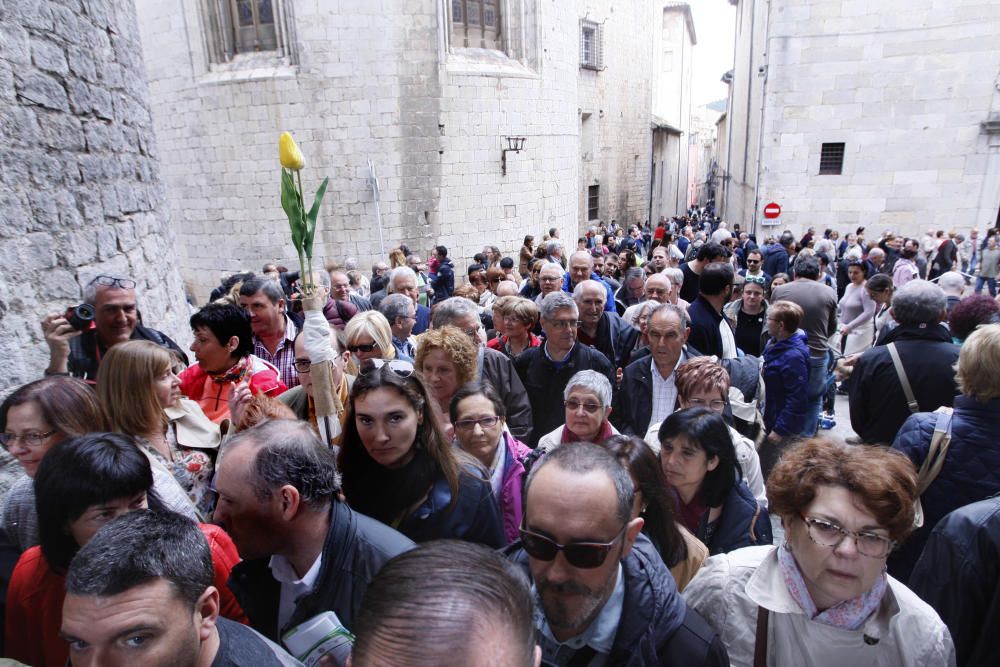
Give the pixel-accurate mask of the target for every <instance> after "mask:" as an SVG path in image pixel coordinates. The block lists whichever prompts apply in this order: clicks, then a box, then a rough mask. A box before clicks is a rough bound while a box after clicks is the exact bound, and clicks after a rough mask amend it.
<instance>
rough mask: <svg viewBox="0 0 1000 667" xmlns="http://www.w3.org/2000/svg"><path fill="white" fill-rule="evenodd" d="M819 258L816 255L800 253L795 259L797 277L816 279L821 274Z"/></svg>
mask: <svg viewBox="0 0 1000 667" xmlns="http://www.w3.org/2000/svg"><path fill="white" fill-rule="evenodd" d="M820 271H821V270H820V268H819V259H817V258H816V256H815V255H805V256H803V255H800V256H799V257H797V258H796V259H795V277H796V278H808V279H809V280H816V279H817V278H819V274H820Z"/></svg>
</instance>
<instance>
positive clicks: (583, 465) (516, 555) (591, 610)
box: [505, 442, 729, 666]
mask: <svg viewBox="0 0 1000 667" xmlns="http://www.w3.org/2000/svg"><path fill="white" fill-rule="evenodd" d="M524 497H525V511H524V523H523V525H522V527H521V531H520V533H521V539H520V541H519V542H517V543H515V544H513V545H511V546H510V547H508V548H507V550H506V551H505V554H506V555H507V557H508V558H510V559H511V560H512V561H514V562H515V563H516V564H518V565H519V566H520V567H521V568H523V570H524V572H525V573H526V574H527V575H528V576H529V577H530V579H531V582H532V586H533V592H534V593H535V600H536V603H537V604H538V606H539V612H540V613H536V615H535V629H536V637H537V638H538V641H539V643H540V644H541V647H542V665H570V664H572V665H591V664H601V665H637V666H638V665H643V666H654V665H699V666H700V665H728V664H729V660H728V657H727V656H726V651H725V648H724V647H723V646H722V643H721V641H720V639H719V637H718V635H717V634H716V633H715V632H714V631H713V630H712V629H711V628H710V627H708V625H707V623H706V622H705V620H704V619H702V618H701V616H700V615H699V614H697V613H696V612H694V611H693V610H691V609H690V608H688V607H687V606H686V605H685V604H684V602H683V599H682V598H681V596H680V594H679V593H678V592H677V586H676V584H675V583H674V580H673V577H671V575H670V570H668V569H667V566H666V565H665V564H664V563H663V560H662V559H661V558H660V555H659V554H658V553H657V552H656V550H655V548H654V547H653V545H652V543H651V542H650V541H649V539H648V538H647V537H646V536H645V535H642V534H641V530H642V527H643V523H644V522H643V519H642V518H639V517H635V518H633V508H634V503H635V487H634V484H633V482H632V478H631V475H630V474H629V472H628V470H626V469H625V467H624V466H623V465H622V464H621V463H620V462H619V460H618V459H617V457H616V456H615V455H614V454H612V453H611V452H610V451H608V450H606V449H605V448H603V447H601V446H600V445H595V444H593V443H589V442H581V443H577V444H574V445H573V446H571V447H556V448H555V449H553V450H552V451H551V452H549V453H548V454H546V455H545V456H543V457H542V458H540V459H539V460H538V461H537V462H536V463H535V465H534V467H533V468H532V470H531V473H530V474H529V475H528V480H527V483H526V484H525V489H524Z"/></svg>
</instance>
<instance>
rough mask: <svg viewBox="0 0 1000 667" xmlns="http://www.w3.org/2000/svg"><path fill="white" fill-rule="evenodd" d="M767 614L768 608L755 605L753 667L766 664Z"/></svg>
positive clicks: (761, 666)
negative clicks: (755, 629)
mask: <svg viewBox="0 0 1000 667" xmlns="http://www.w3.org/2000/svg"><path fill="white" fill-rule="evenodd" d="M767 616H768V610H767V609H765V608H764V607H760V606H758V607H757V640H756V642H755V643H754V648H753V667H765V666H766V665H767V620H768V619H767Z"/></svg>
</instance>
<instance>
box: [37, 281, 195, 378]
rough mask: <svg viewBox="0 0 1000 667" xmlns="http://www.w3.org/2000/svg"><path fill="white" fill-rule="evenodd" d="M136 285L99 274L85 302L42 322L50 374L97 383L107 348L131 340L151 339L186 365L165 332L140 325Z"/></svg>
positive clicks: (90, 285)
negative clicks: (99, 367)
mask: <svg viewBox="0 0 1000 667" xmlns="http://www.w3.org/2000/svg"><path fill="white" fill-rule="evenodd" d="M138 319H139V311H138V308H137V307H136V294H135V281H134V280H132V279H130V278H117V277H114V276H97V277H96V278H94V279H93V280H91V281H90V283H88V285H87V287H86V288H84V290H83V303H82V304H80V305H79V306H70V307H69V308H68V309H67V310H66V312H65V313H61V314H58V315H48V316H46V317H45V319H43V320H42V331H43V332H44V333H45V342H46V343H48V345H49V367H48V368H46V369H45V374H46V375H72V376H74V377H78V378H82V379H84V380H88V381H90V382H93V381H95V380H96V379H97V368H98V366H99V365H100V363H101V358H102V357H103V356H104V355H105V353H107V351H108V348H109V347H111V346H112V345H116V344H118V343H123V342H125V341H127V340H148V341H152V342H154V343H156V344H157V345H161V346H163V347H165V348H167V349H169V350H172V351H173V352H175V353H176V354H177V355H178V356H179V358H180V359H183V360H184V363H185V364H186V363H187V355H186V354H184V352H183V351H182V350H181V348H180V347H178V346H177V343H175V342H174V341H172V340H171V339H170V338H169V337H168V336H167V335H166V334H163V333H161V332H159V331H157V330H156V329H150V328H148V327H144V326H142V325H141V324H139V322H138Z"/></svg>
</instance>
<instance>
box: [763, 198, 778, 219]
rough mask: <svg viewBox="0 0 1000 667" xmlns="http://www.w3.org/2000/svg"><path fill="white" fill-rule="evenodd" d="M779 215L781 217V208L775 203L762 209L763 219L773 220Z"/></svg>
mask: <svg viewBox="0 0 1000 667" xmlns="http://www.w3.org/2000/svg"><path fill="white" fill-rule="evenodd" d="M779 215H781V207H780V206H778V204H777V202H771V203H770V204H768V205H767V206H765V207H764V217H765V218H767V219H768V220H774V219H775V218H777V217H778V216H779Z"/></svg>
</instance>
